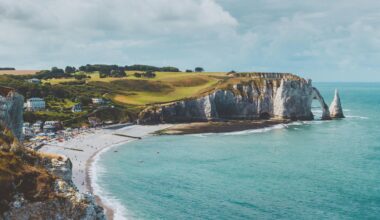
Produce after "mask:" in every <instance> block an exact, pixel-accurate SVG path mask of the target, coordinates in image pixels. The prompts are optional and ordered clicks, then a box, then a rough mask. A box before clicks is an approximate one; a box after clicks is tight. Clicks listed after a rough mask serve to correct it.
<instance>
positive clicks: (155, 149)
mask: <svg viewBox="0 0 380 220" xmlns="http://www.w3.org/2000/svg"><path fill="white" fill-rule="evenodd" d="M316 86H317V87H318V88H319V89H320V91H321V93H322V95H323V96H324V97H325V99H326V101H328V102H329V103H330V102H331V100H332V96H333V92H334V88H339V89H340V94H341V98H342V103H343V107H344V109H345V114H346V115H347V118H346V119H343V120H335V121H326V122H322V121H313V122H296V123H293V124H291V125H286V126H285V125H278V126H275V127H273V128H270V129H261V130H252V131H242V132H234V133H225V134H202V135H187V136H162V137H149V138H146V139H144V140H142V141H135V142H132V143H129V144H127V145H124V146H120V147H117V149H116V148H114V149H112V150H110V151H108V152H106V153H104V154H103V155H102V156H101V157H100V158H99V160H98V162H97V167H96V169H97V170H98V175H97V180H96V181H97V184H98V185H99V186H100V187H101V188H102V190H103V192H102V194H103V195H106V197H107V199H108V202H110V203H112V207H114V208H115V209H117V210H116V211H117V215H118V218H125V217H131V218H135V219H326V218H328V219H377V218H379V216H380V135H379V131H380V130H379V128H380V84H358V83H356V84H348V83H319V84H316ZM329 103H328V104H329ZM314 110H315V111H316V113H318V109H314ZM114 150H117V151H118V152H117V153H115V152H114Z"/></svg>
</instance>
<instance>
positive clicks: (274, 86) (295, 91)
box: [139, 75, 329, 123]
mask: <svg viewBox="0 0 380 220" xmlns="http://www.w3.org/2000/svg"><path fill="white" fill-rule="evenodd" d="M231 82H232V84H231V83H227V84H228V86H227V87H224V88H216V89H215V90H214V91H212V92H210V93H208V94H206V95H204V96H201V97H199V98H194V99H189V100H183V101H178V102H173V103H169V104H164V105H157V106H152V107H149V108H147V109H145V110H144V111H142V112H141V113H140V116H139V121H140V123H162V122H166V123H175V122H195V121H209V120H223V119H238V120H247V119H268V118H281V119H292V120H312V119H313V117H314V116H313V114H312V112H311V103H312V101H313V99H318V100H319V101H320V103H321V106H322V109H323V112H324V114H323V115H324V117H323V119H329V112H328V107H327V105H326V103H325V102H324V100H323V98H322V96H321V95H320V94H319V92H318V90H317V89H316V88H314V87H313V86H312V83H311V81H306V80H305V79H302V78H299V77H296V76H294V75H292V76H291V77H288V76H287V75H284V76H282V75H276V78H268V77H266V76H265V75H264V76H261V78H259V79H250V80H247V79H244V80H242V81H240V82H239V81H237V82H236V80H235V81H231Z"/></svg>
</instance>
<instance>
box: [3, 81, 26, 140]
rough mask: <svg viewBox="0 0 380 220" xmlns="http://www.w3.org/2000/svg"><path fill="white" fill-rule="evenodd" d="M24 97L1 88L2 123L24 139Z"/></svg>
mask: <svg viewBox="0 0 380 220" xmlns="http://www.w3.org/2000/svg"><path fill="white" fill-rule="evenodd" d="M23 109H24V97H23V96H21V95H20V94H18V93H17V92H15V91H14V90H13V89H10V88H5V87H0V123H1V124H2V125H3V126H5V127H7V128H8V129H10V130H11V131H12V132H13V134H14V136H15V137H16V138H17V139H19V140H20V139H22V126H23Z"/></svg>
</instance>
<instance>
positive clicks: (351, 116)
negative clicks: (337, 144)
mask: <svg viewBox="0 0 380 220" xmlns="http://www.w3.org/2000/svg"><path fill="white" fill-rule="evenodd" d="M345 117H346V118H359V119H365V120H368V119H369V117H365V116H357V115H346V116H345Z"/></svg>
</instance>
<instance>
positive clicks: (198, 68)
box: [195, 67, 205, 72]
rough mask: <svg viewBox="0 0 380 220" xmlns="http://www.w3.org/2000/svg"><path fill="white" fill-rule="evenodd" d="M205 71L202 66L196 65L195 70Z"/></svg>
mask: <svg viewBox="0 0 380 220" xmlns="http://www.w3.org/2000/svg"><path fill="white" fill-rule="evenodd" d="M203 71H205V70H204V69H203V68H202V67H195V72H203Z"/></svg>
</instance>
